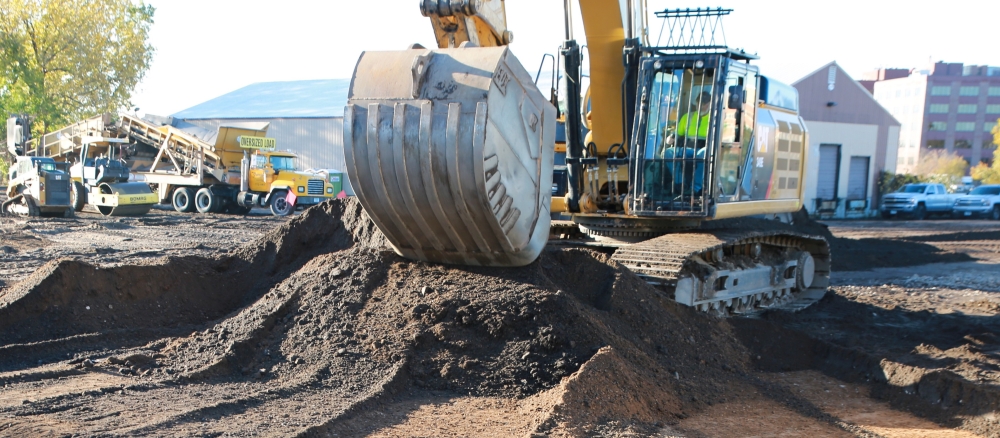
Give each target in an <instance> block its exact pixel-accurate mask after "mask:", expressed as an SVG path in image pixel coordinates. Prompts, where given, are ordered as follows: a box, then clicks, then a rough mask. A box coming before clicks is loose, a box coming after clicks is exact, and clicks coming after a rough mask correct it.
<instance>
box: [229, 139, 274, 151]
mask: <svg viewBox="0 0 1000 438" xmlns="http://www.w3.org/2000/svg"><path fill="white" fill-rule="evenodd" d="M236 141H238V142H239V143H240V147H241V148H244V149H258V150H262V151H273V150H275V149H276V147H277V141H276V140H275V139H273V138H271V137H251V136H249V135H241V136H239V137H237V138H236Z"/></svg>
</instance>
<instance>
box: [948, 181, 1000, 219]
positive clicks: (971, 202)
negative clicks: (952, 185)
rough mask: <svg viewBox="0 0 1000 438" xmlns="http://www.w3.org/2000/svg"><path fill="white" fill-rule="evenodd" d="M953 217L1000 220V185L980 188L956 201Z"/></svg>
mask: <svg viewBox="0 0 1000 438" xmlns="http://www.w3.org/2000/svg"><path fill="white" fill-rule="evenodd" d="M951 214H952V216H955V217H956V218H967V217H988V218H990V219H993V220H995V221H997V220H1000V184H993V185H985V186H979V187H976V188H974V189H972V191H970V192H969V194H967V195H963V196H960V197H959V198H958V199H956V200H955V207H954V211H952V213H951Z"/></svg>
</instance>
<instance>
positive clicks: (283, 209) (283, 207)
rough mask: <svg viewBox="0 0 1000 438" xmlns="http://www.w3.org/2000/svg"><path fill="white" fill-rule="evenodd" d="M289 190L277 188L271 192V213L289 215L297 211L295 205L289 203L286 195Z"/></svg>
mask: <svg viewBox="0 0 1000 438" xmlns="http://www.w3.org/2000/svg"><path fill="white" fill-rule="evenodd" d="M287 195H288V192H287V191H285V190H276V191H275V192H274V193H272V194H271V214H273V215H275V216H288V215H290V214H292V212H293V211H295V206H293V205H292V204H289V203H288V199H285V196H287Z"/></svg>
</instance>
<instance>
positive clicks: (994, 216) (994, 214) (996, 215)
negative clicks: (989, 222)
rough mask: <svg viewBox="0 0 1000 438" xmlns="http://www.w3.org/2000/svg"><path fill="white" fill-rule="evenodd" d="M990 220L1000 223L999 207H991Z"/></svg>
mask: <svg viewBox="0 0 1000 438" xmlns="http://www.w3.org/2000/svg"><path fill="white" fill-rule="evenodd" d="M990 219H993V220H995V221H1000V205H994V206H993V211H991V212H990Z"/></svg>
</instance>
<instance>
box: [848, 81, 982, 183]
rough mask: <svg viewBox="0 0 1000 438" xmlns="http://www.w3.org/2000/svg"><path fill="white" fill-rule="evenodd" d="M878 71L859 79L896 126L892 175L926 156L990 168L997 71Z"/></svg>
mask: <svg viewBox="0 0 1000 438" xmlns="http://www.w3.org/2000/svg"><path fill="white" fill-rule="evenodd" d="M901 71H902V70H900V69H882V70H877V71H875V72H872V73H870V74H868V75H866V76H865V79H870V80H871V83H872V88H871V89H872V90H873V95H874V96H875V100H876V101H878V102H879V103H880V104H881V105H882V106H883V107H885V108H886V109H887V110H889V112H890V113H892V115H893V116H894V117H895V118H896V119H897V120H899V122H900V123H901V129H900V136H899V152H898V154H897V160H898V161H897V170H898V171H899V172H900V173H906V172H910V171H912V170H913V168H914V167H915V166H916V164H917V163H919V162H920V157H921V156H922V155H923V154H924V153H926V151H931V150H945V151H949V152H955V153H956V154H958V155H960V156H962V157H963V158H965V159H966V161H968V162H969V164H970V165H972V166H975V165H976V164H977V163H979V162H981V161H984V162H987V163H989V162H991V161H992V158H993V145H992V142H993V136H992V134H991V133H990V131H991V130H992V128H993V126H995V125H996V124H997V119H1000V67H987V66H978V65H963V64H961V63H945V62H938V63H935V64H933V65H931V67H930V68H929V69H927V70H910V71H909V72H908V73H907V74H905V75H902V74H900V72H901Z"/></svg>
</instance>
